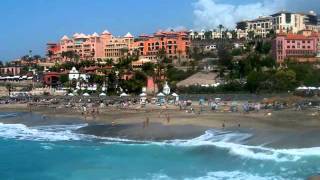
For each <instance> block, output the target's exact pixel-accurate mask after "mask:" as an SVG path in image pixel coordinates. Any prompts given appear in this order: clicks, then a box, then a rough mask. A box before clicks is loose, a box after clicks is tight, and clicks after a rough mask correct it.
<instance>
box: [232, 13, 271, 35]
mask: <svg viewBox="0 0 320 180" xmlns="http://www.w3.org/2000/svg"><path fill="white" fill-rule="evenodd" d="M272 24H273V18H272V17H270V16H267V17H259V18H257V19H254V20H251V21H242V22H238V23H237V33H238V35H237V36H238V37H239V38H242V37H244V35H242V34H243V33H245V34H246V35H247V34H248V33H249V32H250V31H252V32H254V35H255V36H259V37H262V38H265V37H267V34H268V33H269V32H270V31H271V30H272V28H273V26H272ZM241 33H242V34H241Z"/></svg>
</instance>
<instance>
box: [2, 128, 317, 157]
mask: <svg viewBox="0 0 320 180" xmlns="http://www.w3.org/2000/svg"><path fill="white" fill-rule="evenodd" d="M84 126H87V124H80V125H51V126H39V127H27V126H25V125H23V124H3V123H0V138H5V139H18V140H32V141H49V142H50V141H79V140H100V142H101V143H103V144H106V145H112V144H120V145H139V146H140V145H143V146H148V145H157V146H177V147H198V146H213V147H216V148H220V149H223V150H226V151H228V153H229V154H231V155H234V156H238V157H241V158H248V159H256V160H271V161H277V162H287V161H298V160H300V159H301V158H302V157H309V156H320V147H313V148H303V149H273V148H268V147H263V146H250V145H245V144H242V143H243V142H244V141H245V140H247V139H248V138H250V137H251V136H252V135H251V134H247V133H239V132H227V131H219V130H208V131H206V132H205V134H203V135H202V136H199V137H197V138H194V139H190V140H167V141H162V142H155V141H137V140H129V139H121V138H110V137H97V136H94V135H84V134H79V133H75V132H74V130H76V129H79V128H81V127H84Z"/></svg>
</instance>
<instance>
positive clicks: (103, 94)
mask: <svg viewBox="0 0 320 180" xmlns="http://www.w3.org/2000/svg"><path fill="white" fill-rule="evenodd" d="M99 96H107V95H106V93H100V94H99Z"/></svg>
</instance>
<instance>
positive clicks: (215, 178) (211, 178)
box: [136, 171, 299, 180]
mask: <svg viewBox="0 0 320 180" xmlns="http://www.w3.org/2000/svg"><path fill="white" fill-rule="evenodd" d="M149 176H150V177H147V178H145V179H136V180H146V179H152V180H176V179H177V178H173V177H170V176H168V175H166V174H163V173H160V174H151V175H149ZM179 179H184V180H235V179H237V180H284V179H286V178H283V177H280V176H272V175H268V176H266V177H264V176H261V175H255V174H250V173H248V172H241V171H215V172H208V173H207V174H205V175H203V176H199V177H192V178H179ZM292 180H299V179H292Z"/></svg>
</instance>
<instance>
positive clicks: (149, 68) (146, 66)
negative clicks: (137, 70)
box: [141, 62, 155, 76]
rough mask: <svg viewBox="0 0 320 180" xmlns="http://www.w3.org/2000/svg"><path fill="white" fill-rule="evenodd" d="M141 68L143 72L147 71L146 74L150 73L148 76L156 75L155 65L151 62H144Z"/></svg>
mask: <svg viewBox="0 0 320 180" xmlns="http://www.w3.org/2000/svg"><path fill="white" fill-rule="evenodd" d="M141 69H142V72H144V73H146V75H148V76H154V75H155V72H154V69H155V65H154V64H153V63H151V62H147V63H144V64H143V65H142V67H141Z"/></svg>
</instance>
